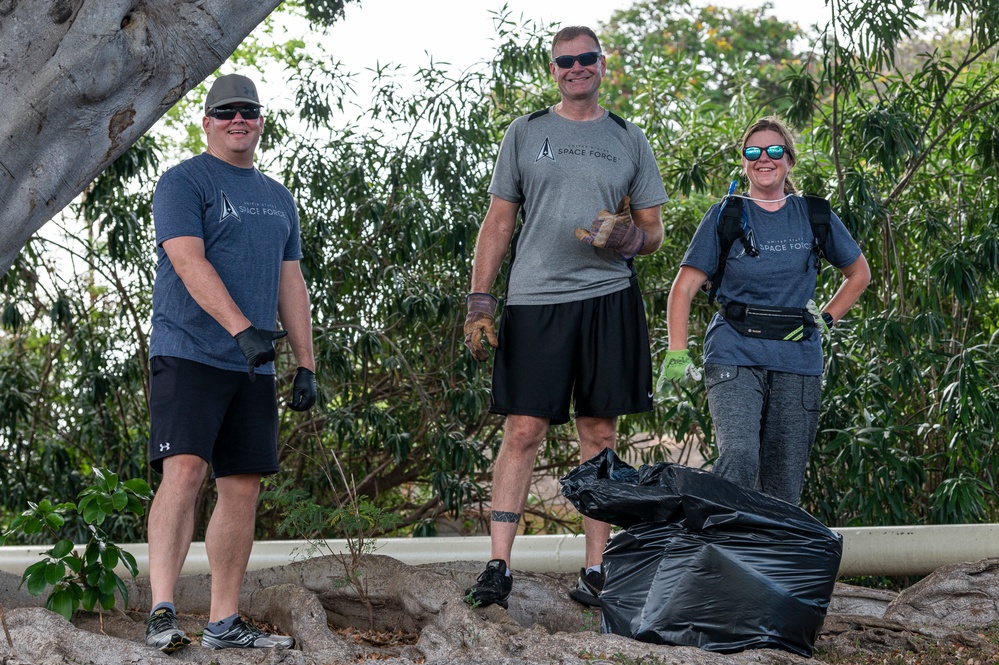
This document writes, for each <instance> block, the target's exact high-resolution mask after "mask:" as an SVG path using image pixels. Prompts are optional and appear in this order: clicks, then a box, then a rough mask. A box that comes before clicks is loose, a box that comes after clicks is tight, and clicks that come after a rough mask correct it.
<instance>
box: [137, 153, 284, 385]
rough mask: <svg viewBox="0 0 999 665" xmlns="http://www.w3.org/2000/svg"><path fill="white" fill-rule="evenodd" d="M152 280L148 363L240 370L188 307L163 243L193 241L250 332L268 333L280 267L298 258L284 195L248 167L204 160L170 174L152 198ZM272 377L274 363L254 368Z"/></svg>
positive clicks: (230, 345)
mask: <svg viewBox="0 0 999 665" xmlns="http://www.w3.org/2000/svg"><path fill="white" fill-rule="evenodd" d="M153 220H154V223H155V226H156V254H157V266H156V282H155V284H154V286H153V330H152V333H151V335H150V342H149V357H150V358H152V357H153V356H174V357H177V358H186V359H187V360H193V361H195V362H199V363H204V364H206V365H210V366H212V367H217V368H219V369H229V370H236V371H246V360H245V359H244V358H243V354H242V353H241V352H240V350H239V346H238V345H237V344H236V342H235V340H233V338H232V336H231V335H229V333H228V332H226V330H225V328H223V327H222V326H221V325H220V324H219V323H218V322H217V321H216V320H215V319H213V318H212V317H211V316H209V315H208V313H207V312H205V310H203V309H202V308H201V306H200V305H198V303H197V302H195V301H194V298H192V297H191V295H190V293H188V291H187V287H185V286H184V283H183V282H182V281H181V280H180V277H178V276H177V273H176V272H175V271H174V268H173V265H172V264H171V263H170V259H169V258H167V255H166V252H164V251H163V242H164V241H165V240H169V239H170V238H176V237H179V236H194V237H198V238H201V239H203V240H204V242H205V258H207V259H208V262H209V263H211V264H212V266H213V267H214V268H215V270H216V271H217V272H218V274H219V277H220V278H221V279H222V283H223V284H225V287H226V289H227V290H228V291H229V295H231V296H232V298H233V300H234V301H235V302H236V305H237V306H239V309H240V310H241V311H242V312H243V314H244V315H245V316H246V318H248V319H249V320H250V321H251V322H252V323H253V325H254V326H256V327H257V328H261V329H265V330H275V329H276V326H277V301H278V284H279V281H280V274H281V263H282V262H283V261H296V260H298V259H301V258H302V249H301V245H300V242H299V227H298V209H297V208H296V206H295V200H294V199H293V198H292V196H291V193H290V192H289V191H288V190H287V189H286V188H285V187H284V186H283V185H282V184H280V183H279V182H277V181H276V180H274V179H273V178H269V177H268V176H265V175H264V174H262V173H261V172H260V171H258V170H257V169H255V168H250V169H243V168H239V167H236V166H233V165H231V164H228V163H226V162H224V161H222V160H220V159H218V158H216V157H213V156H211V155H208V154H202V155H198V156H196V157H193V158H191V159H189V160H187V161H185V162H182V163H181V164H178V165H177V166H175V167H173V168H171V169H170V170H168V171H167V172H166V173H164V174H163V177H162V178H160V180H159V182H158V183H157V184H156V191H155V193H154V194H153ZM255 371H256V372H257V373H260V374H273V373H274V364H273V363H267V364H266V365H262V366H261V367H258V368H256V370H255Z"/></svg>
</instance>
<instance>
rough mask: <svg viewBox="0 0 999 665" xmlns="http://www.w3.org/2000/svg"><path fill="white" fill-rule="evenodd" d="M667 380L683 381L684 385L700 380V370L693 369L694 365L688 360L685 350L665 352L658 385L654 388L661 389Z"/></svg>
mask: <svg viewBox="0 0 999 665" xmlns="http://www.w3.org/2000/svg"><path fill="white" fill-rule="evenodd" d="M667 379H668V380H670V381H683V382H685V383H686V382H688V381H695V382H696V381H700V380H701V370H699V369H697V368H696V367H694V363H693V361H692V360H691V359H690V352H689V351H688V350H687V349H678V350H676V351H667V352H666V357H665V358H663V364H662V367H661V368H660V369H659V384H660V385H658V386H656V387H657V388H661V387H662V383H663V382H664V381H665V380H667Z"/></svg>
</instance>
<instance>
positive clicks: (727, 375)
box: [167, 371, 732, 446]
mask: <svg viewBox="0 0 999 665" xmlns="http://www.w3.org/2000/svg"><path fill="white" fill-rule="evenodd" d="M718 378H719V379H731V378H732V372H727V371H726V372H722V373H721V376H719V377H718ZM169 445H170V444H169V443H168V444H167V446H169Z"/></svg>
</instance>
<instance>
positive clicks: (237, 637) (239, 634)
mask: <svg viewBox="0 0 999 665" xmlns="http://www.w3.org/2000/svg"><path fill="white" fill-rule="evenodd" d="M294 644H295V640H294V639H293V638H291V637H288V636H287V635H271V634H270V633H265V632H263V631H262V630H260V629H258V628H257V627H256V626H251V625H250V624H248V623H246V622H244V621H243V620H242V619H241V618H239V617H236V621H234V622H233V624H232V628H230V629H229V630H227V631H225V632H223V633H221V634H220V633H213V632H212V631H210V630H209V629H207V628H205V632H203V633H202V634H201V646H203V647H206V648H208V649H273V648H279V649H289V648H291V647H292V646H294Z"/></svg>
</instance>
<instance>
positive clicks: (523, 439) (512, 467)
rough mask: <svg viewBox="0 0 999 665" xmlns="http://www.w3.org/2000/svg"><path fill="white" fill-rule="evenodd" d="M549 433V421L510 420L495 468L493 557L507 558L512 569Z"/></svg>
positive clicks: (535, 419) (504, 431) (518, 417)
mask: <svg viewBox="0 0 999 665" xmlns="http://www.w3.org/2000/svg"><path fill="white" fill-rule="evenodd" d="M547 431H548V419H547V418H536V417H534V416H520V415H510V416H507V417H506V424H505V425H504V428H503V442H502V443H501V444H500V450H499V454H498V455H497V456H496V462H495V464H494V467H493V468H494V470H493V502H492V507H493V510H492V519H491V526H490V536H489V537H490V541H491V542H492V558H494V559H503V561H506V563H507V565H508V566H509V565H510V553H511V551H512V550H513V541H514V538H516V537H517V528H518V527H519V526H520V517H521V513H522V512H523V510H524V505H525V504H526V503H527V493H528V492H529V491H530V489H531V473H532V472H533V471H534V461H535V459H537V456H538V448H540V447H541V443H542V442H543V441H544V440H545V433H546V432H547Z"/></svg>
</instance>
